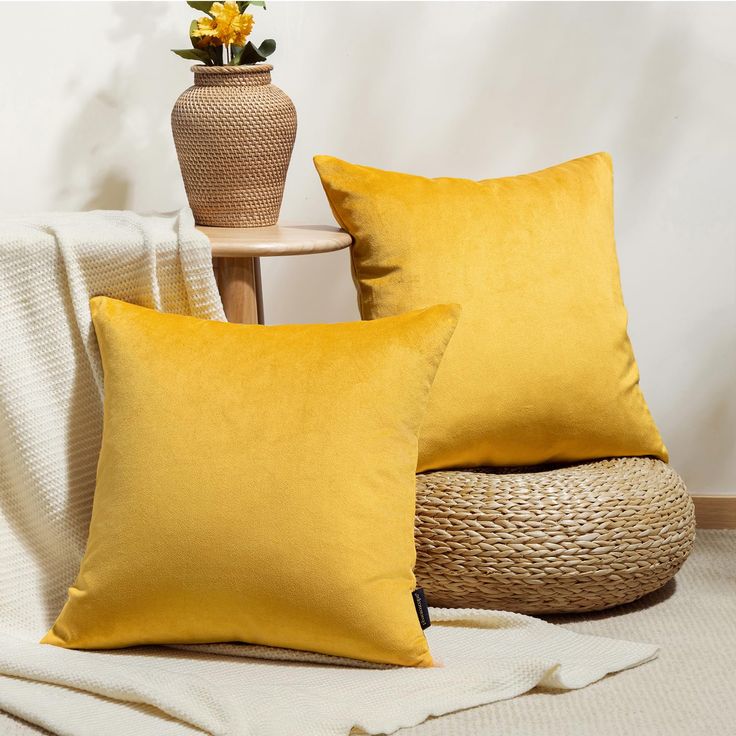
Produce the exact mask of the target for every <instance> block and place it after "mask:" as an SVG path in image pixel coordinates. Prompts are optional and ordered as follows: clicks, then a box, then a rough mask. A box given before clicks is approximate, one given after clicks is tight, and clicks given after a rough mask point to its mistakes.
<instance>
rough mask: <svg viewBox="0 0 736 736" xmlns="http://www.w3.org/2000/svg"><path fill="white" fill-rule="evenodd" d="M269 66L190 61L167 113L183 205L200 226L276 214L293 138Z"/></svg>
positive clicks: (256, 221)
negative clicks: (187, 76)
mask: <svg viewBox="0 0 736 736" xmlns="http://www.w3.org/2000/svg"><path fill="white" fill-rule="evenodd" d="M272 68H273V67H272V66H270V65H269V64H256V65H244V66H194V67H192V69H193V71H194V86H193V87H190V88H189V89H187V90H186V91H184V92H183V93H182V95H181V96H180V97H179V99H178V100H177V101H176V104H175V105H174V109H173V111H172V113H171V128H172V131H173V133H174V143H175V144H176V152H177V155H178V156H179V165H180V166H181V174H182V177H183V179H184V187H185V188H186V192H187V198H188V199H189V206H190V207H191V208H192V212H193V213H194V219H195V220H196V222H197V223H198V224H200V225H212V226H216V227H218V226H219V227H261V226H265V225H273V224H275V223H276V221H277V220H278V216H279V209H280V207H281V199H282V197H283V194H284V182H285V181H286V171H287V169H288V168H289V160H290V158H291V150H292V148H293V147H294V138H295V136H296V110H295V109H294V104H293V103H292V101H291V100H290V99H289V97H288V96H287V95H286V93H284V92H282V91H281V90H280V89H279V88H278V87H275V86H274V85H273V84H271V69H272Z"/></svg>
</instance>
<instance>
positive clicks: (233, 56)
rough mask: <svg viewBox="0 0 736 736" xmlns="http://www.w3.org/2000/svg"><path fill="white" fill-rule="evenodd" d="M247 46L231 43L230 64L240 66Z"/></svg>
mask: <svg viewBox="0 0 736 736" xmlns="http://www.w3.org/2000/svg"><path fill="white" fill-rule="evenodd" d="M244 48H245V46H236V45H235V44H231V45H230V66H240V57H241V56H242V55H243V49H244Z"/></svg>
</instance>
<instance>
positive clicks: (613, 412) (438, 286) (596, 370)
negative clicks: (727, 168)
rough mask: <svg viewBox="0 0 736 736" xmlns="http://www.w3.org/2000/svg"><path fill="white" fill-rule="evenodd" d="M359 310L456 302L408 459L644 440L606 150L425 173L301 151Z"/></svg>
mask: <svg viewBox="0 0 736 736" xmlns="http://www.w3.org/2000/svg"><path fill="white" fill-rule="evenodd" d="M315 164H316V166H317V170H318V172H319V175H320V177H321V179H322V184H323V186H324V188H325V191H326V193H327V197H328V199H329V201H330V205H331V206H332V211H333V212H334V214H335V217H336V219H337V220H338V222H339V223H340V225H341V226H342V227H343V228H344V229H345V230H347V231H348V232H349V233H350V234H351V235H352V236H353V238H354V239H355V244H354V245H353V248H352V259H353V274H354V279H355V282H356V285H357V288H358V294H359V302H360V309H361V313H362V316H363V318H364V319H375V318H377V317H387V316H390V315H395V314H401V313H402V312H406V311H408V310H412V309H418V308H421V307H425V306H427V305H429V304H435V303H438V302H440V303H444V302H455V303H458V304H460V305H461V306H462V308H463V312H462V317H461V318H460V322H459V324H458V328H457V330H456V332H455V335H454V337H453V338H452V342H451V343H450V346H449V348H448V350H447V353H446V355H445V358H444V360H443V362H442V365H441V367H440V370H439V372H438V373H437V378H436V380H435V383H434V385H433V388H432V394H431V396H430V403H429V409H428V412H427V418H426V420H425V422H424V424H423V426H422V429H421V432H420V437H419V470H429V469H432V468H445V467H462V466H477V465H527V464H537V463H546V462H553V461H571V460H586V459H591V458H600V457H609V456H625V455H654V456H657V457H660V458H662V459H664V460H666V459H667V450H666V449H665V447H664V445H663V444H662V439H661V437H660V435H659V432H658V431H657V428H656V426H655V425H654V422H653V421H652V418H651V416H650V414H649V410H648V409H647V406H646V404H645V402H644V398H643V396H642V393H641V391H640V389H639V372H638V369H637V366H636V362H635V360H634V355H633V352H632V349H631V344H630V342H629V338H628V336H627V333H626V319H627V317H626V309H625V308H624V304H623V298H622V295H621V286H620V283H619V271H618V262H617V259H616V247H615V242H614V237H613V181H612V166H611V159H610V157H609V156H608V154H605V153H598V154H595V155H593V156H587V157H585V158H580V159H577V160H575V161H569V162H568V163H565V164H561V165H560V166H554V167H552V168H550V169H545V170H544V171H539V172H537V173H534V174H527V175H525V176H513V177H508V178H504V179H488V180H485V181H469V180H465V179H426V178H424V177H420V176H410V175H408V174H399V173H394V172H390V171H381V170H379V169H373V168H368V167H366V166H356V165H353V164H349V163H347V162H345V161H341V160H339V159H336V158H331V157H329V156H317V157H316V158H315Z"/></svg>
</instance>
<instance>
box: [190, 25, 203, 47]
mask: <svg viewBox="0 0 736 736" xmlns="http://www.w3.org/2000/svg"><path fill="white" fill-rule="evenodd" d="M196 30H197V21H196V20H193V21H192V22H191V23H190V24H189V40H190V41H191V42H192V47H193V48H195V49H198V48H202V39H201V38H200V37H199V36H195V35H194V31H196Z"/></svg>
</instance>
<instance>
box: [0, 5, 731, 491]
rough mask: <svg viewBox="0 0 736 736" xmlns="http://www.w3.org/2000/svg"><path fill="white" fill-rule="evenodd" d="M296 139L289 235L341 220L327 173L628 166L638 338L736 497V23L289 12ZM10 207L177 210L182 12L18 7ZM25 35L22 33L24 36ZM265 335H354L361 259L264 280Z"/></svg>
mask: <svg viewBox="0 0 736 736" xmlns="http://www.w3.org/2000/svg"><path fill="white" fill-rule="evenodd" d="M254 12H255V14H256V16H257V19H256V31H255V38H257V39H260V38H264V37H268V36H273V37H275V38H276V39H277V40H278V43H279V50H278V51H277V53H276V55H275V56H274V57H273V61H274V64H275V66H276V69H275V72H274V78H275V81H276V83H277V84H278V85H279V86H281V87H282V88H283V89H285V90H286V91H287V92H288V93H289V94H290V95H291V97H292V98H293V100H294V102H295V103H296V107H297V110H298V113H299V133H298V137H297V143H296V147H295V150H294V156H293V159H292V166H291V170H290V174H289V179H288V182H287V191H286V196H285V201H284V207H283V219H284V220H286V221H289V220H291V221H303V222H310V223H317V222H330V221H331V218H330V214H329V210H328V207H327V205H326V203H325V199H324V196H323V194H322V191H321V188H320V186H319V183H318V180H317V177H316V175H315V173H314V170H313V168H312V164H311V156H312V155H313V154H315V153H330V154H335V155H338V156H341V157H344V158H347V159H350V160H353V161H356V162H359V163H365V164H370V165H375V166H379V167H387V168H393V169H398V170H404V171H410V172H415V173H421V174H426V175H430V176H437V175H452V176H465V177H475V178H483V177H491V176H501V175H507V174H513V173H519V172H524V171H529V170H534V169H537V168H542V167H544V166H548V165H551V164H554V163H558V162H561V161H564V160H567V159H570V158H573V157H576V156H580V155H583V154H586V153H591V152H594V151H598V150H602V149H605V150H608V151H610V152H611V153H612V154H613V156H614V161H615V166H616V207H617V236H618V246H619V254H620V259H621V269H622V278H623V286H624V293H625V297H626V301H627V305H628V308H629V311H630V315H631V320H630V332H631V337H632V340H633V342H634V347H635V349H636V354H637V357H638V361H639V366H640V369H641V373H642V383H643V387H644V391H645V394H646V396H647V398H648V401H649V403H650V406H651V408H652V411H653V413H654V415H655V418H656V420H657V421H658V423H659V425H660V427H661V429H662V432H663V434H664V436H665V440H666V441H667V443H668V445H669V447H670V449H671V454H672V461H673V464H674V465H675V466H676V467H677V468H678V469H679V470H680V471H681V472H682V473H683V474H684V476H685V479H686V480H687V482H688V484H689V486H690V488H691V490H693V491H694V492H699V493H734V492H736V390H735V386H734V382H735V381H736V378H735V376H736V224H735V217H736V206H735V205H736V196H735V191H734V190H735V186H734V181H735V174H734V172H736V140H735V138H736V44H735V43H734V38H736V5H734V4H732V3H723V4H709V3H693V4H690V3H673V4H670V3H654V4H647V3H619V4H616V3H610V4H609V3H589V4H578V3H570V4H567V3H541V4H536V3H518V4H511V3H492V4H490V3H489V4H480V3H469V4H465V3H451V2H441V3H352V2H351V3H348V2H343V3H279V2H272V3H270V6H269V10H268V11H267V12H266V13H263V12H260V11H258V10H256V11H254ZM2 17H3V27H4V28H5V30H6V33H4V34H3V63H2V65H1V66H0V83H1V84H2V86H1V87H0V93H1V97H0V113H1V114H0V146H1V147H2V148H1V149H0V151H1V158H0V161H1V162H2V174H3V175H2V184H1V185H0V186H1V187H2V190H1V195H2V196H1V197H0V209H2V210H4V211H10V212H19V211H30V210H43V209H46V210H49V209H88V208H95V207H103V208H123V207H127V208H133V209H139V210H151V209H170V208H173V207H177V206H180V205H182V204H183V203H184V201H185V198H184V192H183V187H182V185H181V182H180V179H179V172H178V167H177V162H176V157H175V152H174V148H173V144H172V141H171V136H170V132H169V112H170V109H171V106H172V104H173V102H174V100H175V99H176V97H177V95H178V94H179V92H180V91H181V90H183V89H184V88H185V87H186V86H188V85H189V84H190V80H191V74H190V72H189V71H188V63H187V62H185V61H183V60H181V59H178V58H176V57H174V56H173V54H171V53H169V51H168V49H169V48H172V47H181V46H186V29H187V27H188V23H189V20H190V19H191V18H192V17H193V11H191V10H190V9H189V8H187V7H186V5H185V4H184V3H183V2H180V3H174V4H168V3H166V4H162V3H146V4H139V3H97V4H90V3H83V4H77V3H71V2H68V3H67V2H61V3H51V4H47V3H27V2H24V3H6V4H3V7H2ZM13 28H19V29H23V32H11V30H12V29H13ZM263 270H264V282H265V305H266V311H267V319H268V321H269V322H289V321H337V320H347V319H354V318H355V317H356V316H357V311H356V308H355V298H354V294H353V287H352V284H351V281H350V277H349V269H348V261H347V254H345V253H341V254H331V255H320V256H310V257H305V258H291V259H288V258H283V259H278V260H272V261H269V262H267V263H265V264H264V268H263Z"/></svg>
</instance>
